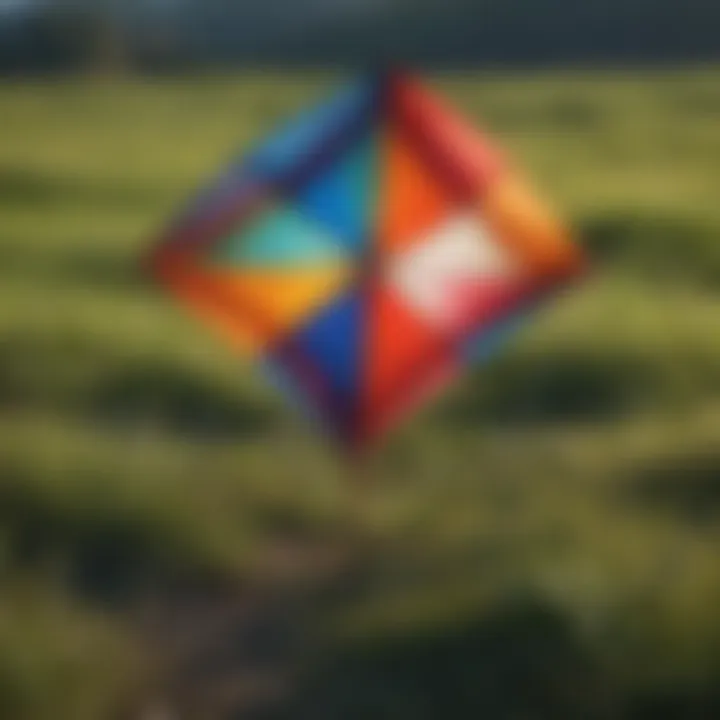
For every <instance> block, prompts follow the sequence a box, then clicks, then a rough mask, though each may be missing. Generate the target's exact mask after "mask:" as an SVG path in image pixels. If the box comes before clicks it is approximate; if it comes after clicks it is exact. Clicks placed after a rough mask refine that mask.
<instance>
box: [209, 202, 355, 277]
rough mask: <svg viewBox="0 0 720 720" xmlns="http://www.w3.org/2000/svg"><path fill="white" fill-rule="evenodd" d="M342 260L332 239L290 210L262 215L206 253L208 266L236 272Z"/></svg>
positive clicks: (315, 264)
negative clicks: (236, 270) (222, 267)
mask: <svg viewBox="0 0 720 720" xmlns="http://www.w3.org/2000/svg"><path fill="white" fill-rule="evenodd" d="M342 259H343V253H342V252H341V250H340V248H339V247H338V245H337V243H336V242H335V241H334V239H333V238H332V237H331V236H330V235H329V234H328V233H326V232H324V231H323V229H322V228H320V227H319V226H317V225H316V224H313V223H311V222H310V221H308V220H307V219H306V218H305V217H303V216H302V215H301V214H300V213H299V212H298V211H297V210H294V209H293V208H291V207H280V208H276V209H273V210H270V211H269V212H265V213H263V214H262V215H260V216H259V217H257V218H256V219H255V220H254V221H252V222H250V223H248V224H247V225H245V226H243V227H240V228H239V229H238V230H236V232H235V233H234V234H233V235H231V236H230V237H228V238H225V239H224V240H221V241H220V242H218V243H216V244H215V245H213V247H212V248H211V250H210V252H209V253H208V260H209V262H210V263H211V264H214V265H217V266H227V267H229V268H230V267H232V268H235V269H243V268H246V269H253V268H255V269H263V268H265V269H272V268H275V269H280V268H285V269H292V268H298V269H306V268H309V267H314V266H321V265H327V264H332V263H335V262H339V261H341V260H342Z"/></svg>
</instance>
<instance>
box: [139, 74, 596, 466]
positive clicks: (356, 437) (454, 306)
mask: <svg viewBox="0 0 720 720" xmlns="http://www.w3.org/2000/svg"><path fill="white" fill-rule="evenodd" d="M582 265H583V259H582V256H581V253H580V251H579V249H578V248H577V247H576V246H575V245H574V244H573V243H572V242H571V239H570V238H569V236H568V232H567V231H566V229H565V228H564V227H563V225H562V224H561V223H560V222H559V221H558V220H556V219H555V217H554V216H553V215H552V213H551V212H550V211H549V210H548V209H547V207H546V206H545V205H544V203H543V202H542V201H540V200H539V199H538V198H537V197H536V195H535V193H534V192H533V191H532V190H531V189H530V188H529V187H528V185H527V184H526V183H525V181H524V180H523V178H522V177H521V175H520V173H518V171H517V170H516V169H515V168H513V167H512V166H511V164H510V163H509V162H508V161H507V160H506V159H505V158H504V156H503V154H502V153H501V152H500V151H499V150H498V148H497V147H496V146H495V145H494V144H493V143H492V142H491V140H490V139H488V137H486V136H485V135H483V134H482V133H480V132H478V131H476V130H475V129H474V128H473V127H472V126H471V125H470V124H469V123H468V122H466V121H465V120H464V119H463V118H462V117H460V115H459V114H458V113H456V112H455V111H454V110H453V109H452V108H450V107H449V106H448V105H447V104H446V103H445V102H444V101H443V100H441V99H440V98H439V97H438V96H437V95H436V94H435V93H434V92H432V91H431V90H429V89H428V88H426V87H425V86H424V85H423V84H422V83H421V82H420V81H418V80H417V79H415V78H413V77H411V76H409V75H406V74H401V73H385V74H382V75H377V76H372V77H368V78H363V79H361V80H359V81H357V82H355V83H354V84H352V85H349V86H348V87H346V88H344V89H342V90H340V91H339V92H336V94H335V95H334V96H333V97H331V98H330V99H329V100H327V101H325V102H323V103H321V104H320V105H318V106H317V107H314V108H313V109H311V110H310V111H307V112H305V113H303V114H302V115H301V116H300V117H299V118H296V119H294V120H293V121H292V122H291V123H289V124H288V125H286V126H284V127H283V128H282V129H280V130H279V131H277V132H276V133H275V134H273V136H272V137H271V138H270V139H269V140H268V141H266V142H265V143H263V144H261V145H260V146H259V147H258V148H257V149H255V150H254V151H252V152H250V153H249V154H248V155H246V156H244V157H243V158H242V159H241V160H240V161H239V162H238V163H237V164H234V165H233V166H231V167H230V168H229V169H228V170H227V171H226V172H225V173H224V174H223V175H222V177H221V178H220V179H219V180H217V181H216V182H215V183H214V184H212V185H211V186H210V187H209V188H206V189H205V190H204V191H203V192H202V193H201V194H200V195H199V197H198V198H197V200H196V201H195V202H194V203H192V205H191V207H190V208H189V209H188V210H187V211H186V212H184V213H183V214H182V215H181V216H180V218H179V219H178V221H177V222H176V223H174V224H173V226H172V227H171V228H170V229H169V231H168V232H167V233H165V235H164V236H163V238H162V239H161V241H160V243H159V244H158V246H157V247H156V248H155V249H154V252H153V256H152V267H153V270H154V272H155V274H156V276H157V277H158V278H159V279H160V280H161V282H163V283H164V284H165V285H167V286H168V287H169V288H170V289H171V290H172V291H173V292H174V293H175V294H176V295H177V296H178V297H180V298H182V299H183V300H184V301H186V302H187V303H188V304H189V305H190V306H191V307H192V308H193V309H194V310H195V311H196V312H199V313H200V314H201V315H202V316H203V317H204V318H205V319H206V320H207V321H208V322H210V323H212V324H213V325H215V326H217V327H218V328H219V329H220V330H221V331H222V332H223V333H224V334H225V336H226V337H227V338H228V339H230V340H231V341H232V342H233V344H235V345H236V346H237V347H238V348H240V349H241V350H242V351H243V352H245V353H247V354H249V355H251V356H252V357H254V358H255V359H256V360H257V362H258V363H259V364H260V365H261V366H262V367H263V368H264V369H265V370H266V371H267V373H268V374H269V375H270V376H271V377H272V378H274V380H275V381H276V382H277V383H279V384H280V386H281V387H282V388H283V390H284V391H285V392H287V393H288V394H289V395H291V396H292V397H293V398H294V399H295V400H296V401H297V402H298V403H299V404H300V405H301V406H302V407H303V408H304V409H305V411H306V412H307V413H308V414H309V415H310V416H312V417H313V418H314V419H315V420H317V421H318V422H319V423H320V424H321V425H322V427H324V428H325V429H326V430H327V431H328V432H329V433H330V434H331V435H332V436H333V437H334V438H335V439H336V440H337V441H338V442H340V443H341V444H342V445H343V446H344V447H345V448H346V449H348V450H349V451H352V452H361V451H364V450H366V449H367V448H368V447H370V446H371V445H372V444H373V442H374V441H375V440H376V439H378V438H379V437H380V436H382V435H383V434H384V433H385V432H386V431H387V430H389V429H390V428H391V427H392V426H393V425H394V424H395V423H396V422H398V420H399V419H400V418H401V417H402V416H404V415H406V414H408V413H409V412H410V411H411V410H412V409H413V408H415V407H416V406H417V405H418V403H420V402H421V401H422V400H424V399H425V398H427V397H428V396H429V395H430V394H432V393H435V392H437V391H438V390H439V389H441V388H442V387H444V386H445V385H446V384H447V383H448V382H450V381H451V380H452V379H454V378H455V377H457V376H458V375H459V374H460V372H461V371H462V369H463V368H464V367H465V366H466V365H467V364H468V363H471V362H472V361H473V360H476V359H478V358H484V357H487V356H488V355H489V354H491V353H492V352H494V350H495V349H496V348H497V346H498V345H499V343H500V340H501V339H502V338H503V337H505V336H506V335H507V334H508V333H510V332H512V330H513V329H514V328H515V327H516V326H517V324H518V320H519V319H520V318H522V317H524V316H526V315H527V313H528V311H529V310H531V309H533V308H534V307H536V306H537V305H538V304H539V303H540V302H541V301H542V300H544V299H545V298H546V297H547V296H548V294H549V293H552V292H553V291H555V290H556V289H558V288H560V287H563V286H564V285H565V284H567V283H568V282H569V281H570V280H572V279H573V278H574V277H575V276H576V275H577V274H578V273H579V272H580V271H581V269H582Z"/></svg>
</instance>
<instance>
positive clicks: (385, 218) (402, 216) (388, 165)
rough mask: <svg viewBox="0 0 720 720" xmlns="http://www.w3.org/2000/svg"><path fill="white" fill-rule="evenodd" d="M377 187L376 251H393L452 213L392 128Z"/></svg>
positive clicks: (444, 192) (439, 188)
mask: <svg viewBox="0 0 720 720" xmlns="http://www.w3.org/2000/svg"><path fill="white" fill-rule="evenodd" d="M383 155H384V161H383V169H382V180H381V183H382V184H381V188H380V217H379V236H380V240H379V242H380V248H381V249H382V250H385V251H397V250H401V249H403V248H404V247H407V246H408V245H410V244H412V243H413V242H416V241H418V240H419V239H422V237H423V236H424V235H425V234H426V233H427V232H429V231H430V230H432V229H433V227H435V226H436V225H438V224H439V223H440V222H441V221H442V220H443V218H444V217H445V216H446V215H447V214H448V213H449V212H451V211H452V209H453V205H452V199H451V198H450V196H449V191H448V189H447V188H445V187H443V185H441V184H440V183H439V182H438V181H437V180H436V178H435V177H433V175H432V172H431V170H430V168H429V167H428V166H427V165H426V164H424V163H423V161H422V158H421V157H420V155H418V153H417V151H416V150H415V148H414V147H413V145H412V144H411V142H409V141H408V139H407V138H406V137H405V136H404V135H403V133H402V132H400V131H399V130H397V129H396V128H392V129H390V130H389V131H388V132H387V134H386V136H385V139H384V148H383Z"/></svg>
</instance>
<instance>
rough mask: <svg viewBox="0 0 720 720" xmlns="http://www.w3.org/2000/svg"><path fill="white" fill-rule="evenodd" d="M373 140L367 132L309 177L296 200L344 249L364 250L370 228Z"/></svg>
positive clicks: (374, 159) (374, 188)
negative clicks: (334, 160) (335, 158)
mask: <svg viewBox="0 0 720 720" xmlns="http://www.w3.org/2000/svg"><path fill="white" fill-rule="evenodd" d="M377 164H378V163H377V142H376V140H375V137H374V136H370V135H368V136H367V137H365V138H363V139H362V140H360V141H358V142H356V143H355V144H353V145H352V146H351V147H350V148H349V149H348V150H347V151H346V153H345V154H344V155H343V156H342V157H341V158H339V159H338V160H337V161H336V162H334V163H333V164H331V165H329V166H328V167H326V168H325V169H324V170H322V171H321V172H320V173H319V174H318V175H316V176H315V177H314V178H312V179H311V180H309V181H308V182H307V183H306V184H305V185H304V186H303V187H302V188H301V189H300V191H299V193H298V196H297V203H298V207H299V208H300V210H301V211H302V212H303V213H305V214H306V215H307V216H308V217H309V218H311V219H312V220H314V221H316V222H317V223H318V224H320V225H321V226H323V227H325V228H326V229H327V230H328V232H330V233H331V234H332V235H333V237H334V238H335V240H336V241H337V242H338V243H339V244H340V245H341V246H342V247H343V248H344V249H345V250H347V251H349V252H351V253H353V254H355V255H360V254H362V253H364V252H365V250H366V248H367V246H368V241H369V238H370V236H371V234H372V232H373V227H372V226H373V220H374V216H375V202H376V197H377V189H378V178H377V172H378V167H377Z"/></svg>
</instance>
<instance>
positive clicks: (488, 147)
mask: <svg viewBox="0 0 720 720" xmlns="http://www.w3.org/2000/svg"><path fill="white" fill-rule="evenodd" d="M388 95H389V97H388V107H389V112H390V116H391V119H392V121H394V122H396V123H398V124H399V125H400V126H401V127H402V129H403V131H404V132H406V133H407V134H408V136H409V137H411V138H412V139H413V141H414V142H415V143H416V144H417V146H418V148H419V149H420V150H421V152H423V154H424V155H425V156H426V157H427V160H428V162H429V163H430V164H431V165H432V166H433V167H434V169H435V171H436V172H437V173H438V175H439V176H440V177H442V178H444V180H445V182H447V183H449V185H450V186H451V187H452V188H453V190H454V192H455V193H456V194H457V196H458V197H459V198H460V199H462V200H466V201H469V202H472V201H475V200H477V199H478V198H480V197H482V195H483V194H484V192H485V190H486V189H487V188H488V186H489V185H490V184H491V183H492V182H493V181H494V180H495V179H496V177H497V176H498V175H499V174H500V173H501V172H502V171H503V168H504V165H505V163H504V160H503V158H502V156H501V154H500V152H499V150H498V149H497V148H496V147H495V146H494V145H493V144H492V143H491V142H490V140H489V139H488V138H486V137H484V136H483V135H482V134H481V133H480V132H479V131H478V130H477V129H475V128H474V127H472V126H471V125H470V124H469V123H467V122H466V121H465V120H463V119H462V118H461V117H460V116H459V115H458V114H457V113H456V112H454V111H453V110H452V109H451V108H450V107H448V106H447V105H446V103H445V102H444V101H443V100H441V99H440V98H439V97H438V96H437V95H435V94H434V93H432V92H431V91H430V90H428V89H426V88H425V87H424V86H423V85H422V84H421V83H420V82H418V81H416V80H414V79H413V78H411V77H410V76H407V75H395V76H393V77H392V79H391V80H390V86H389V91H388Z"/></svg>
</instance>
